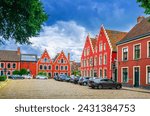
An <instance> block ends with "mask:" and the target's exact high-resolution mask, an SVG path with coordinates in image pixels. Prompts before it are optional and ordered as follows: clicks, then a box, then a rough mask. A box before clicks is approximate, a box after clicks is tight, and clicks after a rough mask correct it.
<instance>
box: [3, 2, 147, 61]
mask: <svg viewBox="0 0 150 116" xmlns="http://www.w3.org/2000/svg"><path fill="white" fill-rule="evenodd" d="M41 1H42V3H43V6H44V9H45V11H46V13H47V14H48V15H49V18H48V20H47V21H46V22H45V25H44V26H43V30H42V32H41V33H40V36H39V37H33V38H31V39H30V41H31V42H32V43H33V44H32V45H30V46H26V45H18V44H17V45H16V44H15V43H14V42H12V41H7V42H6V45H5V46H1V49H13V50H16V48H17V47H18V46H20V47H21V51H22V53H34V54H37V55H38V56H40V55H41V53H42V52H43V50H44V49H47V50H48V52H49V54H50V56H51V57H52V58H53V57H54V56H55V55H56V54H57V53H58V52H60V51H61V50H64V52H65V53H68V52H70V53H71V59H72V60H76V61H79V60H80V56H81V52H82V48H83V46H84V42H85V38H86V36H87V34H88V33H90V35H91V36H95V35H96V34H98V33H99V30H100V26H101V25H102V24H103V25H104V27H105V28H106V29H112V30H119V31H129V30H130V29H131V28H132V27H133V26H134V25H135V24H136V19H137V17H138V16H146V15H145V14H144V9H143V8H140V7H139V4H138V3H136V0H41Z"/></svg>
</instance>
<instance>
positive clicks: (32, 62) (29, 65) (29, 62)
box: [20, 54, 37, 78]
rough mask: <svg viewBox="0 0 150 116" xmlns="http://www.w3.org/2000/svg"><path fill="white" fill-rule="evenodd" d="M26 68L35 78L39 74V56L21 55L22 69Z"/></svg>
mask: <svg viewBox="0 0 150 116" xmlns="http://www.w3.org/2000/svg"><path fill="white" fill-rule="evenodd" d="M22 68H25V69H27V71H28V72H29V73H30V74H31V75H32V76H33V78H35V76H36V74H37V55H36V54H21V57H20V69H22Z"/></svg>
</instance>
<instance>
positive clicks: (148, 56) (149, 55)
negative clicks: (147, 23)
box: [147, 41, 150, 58]
mask: <svg viewBox="0 0 150 116" xmlns="http://www.w3.org/2000/svg"><path fill="white" fill-rule="evenodd" d="M149 44H150V41H148V42H147V58H150V54H149V52H150V51H149Z"/></svg>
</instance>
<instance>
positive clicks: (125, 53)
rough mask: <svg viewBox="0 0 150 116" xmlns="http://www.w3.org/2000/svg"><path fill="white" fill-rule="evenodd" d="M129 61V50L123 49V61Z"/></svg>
mask: <svg viewBox="0 0 150 116" xmlns="http://www.w3.org/2000/svg"><path fill="white" fill-rule="evenodd" d="M126 60H128V48H123V61H126Z"/></svg>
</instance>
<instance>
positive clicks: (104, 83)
mask: <svg viewBox="0 0 150 116" xmlns="http://www.w3.org/2000/svg"><path fill="white" fill-rule="evenodd" d="M91 87H92V88H98V89H103V88H109V89H110V88H116V89H121V88H122V84H121V83H118V82H115V81H113V80H112V79H107V78H100V79H95V80H94V81H93V82H92V83H91Z"/></svg>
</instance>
